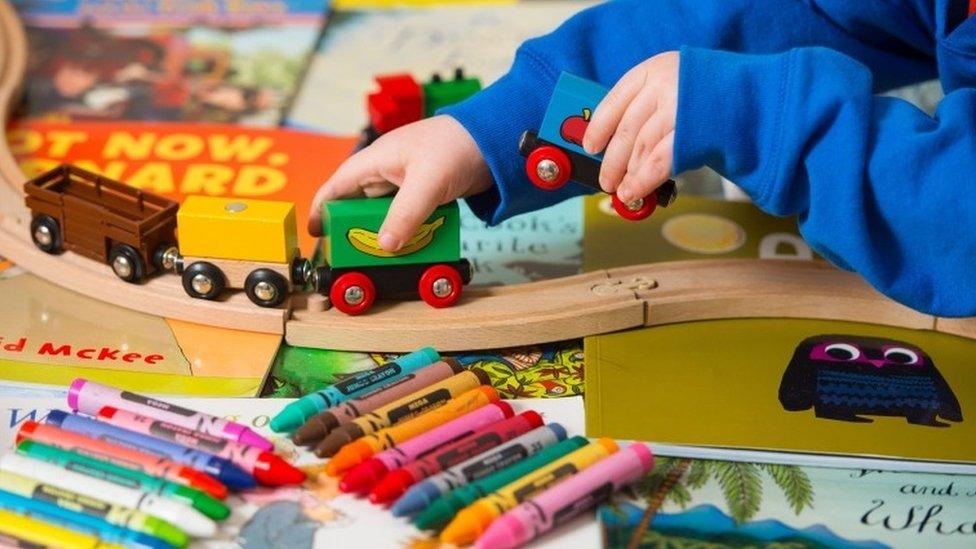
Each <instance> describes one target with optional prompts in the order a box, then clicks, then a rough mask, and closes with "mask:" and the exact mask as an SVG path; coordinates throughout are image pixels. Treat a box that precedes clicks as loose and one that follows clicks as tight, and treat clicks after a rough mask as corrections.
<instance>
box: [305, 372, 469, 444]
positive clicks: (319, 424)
mask: <svg viewBox="0 0 976 549" xmlns="http://www.w3.org/2000/svg"><path fill="white" fill-rule="evenodd" d="M463 371H464V367H463V366H461V364H460V363H459V362H458V361H456V360H454V359H451V358H445V359H444V360H441V361H439V362H435V363H433V364H431V365H430V366H424V367H423V368H421V369H419V370H417V371H416V372H413V373H409V374H407V375H405V376H403V377H401V378H399V379H396V380H393V381H390V382H389V383H386V384H385V385H383V386H382V387H379V388H377V389H374V390H372V391H370V392H368V393H366V394H364V395H362V396H359V397H357V398H354V399H352V400H347V401H345V402H343V403H341V404H337V405H335V406H333V407H331V408H329V409H327V410H323V411H322V412H319V413H318V414H315V415H314V416H312V417H310V418H309V419H308V421H306V422H305V425H302V426H301V427H299V429H298V430H297V431H295V434H294V435H293V436H292V440H293V441H294V442H295V444H309V443H312V442H316V441H319V440H322V438H324V437H325V435H328V434H329V433H330V432H331V431H332V430H333V429H335V428H336V427H338V426H340V425H345V424H346V423H349V422H351V421H352V420H354V419H356V418H357V417H359V416H361V415H363V414H367V413H369V412H372V411H373V410H376V409H377V408H379V407H380V406H385V405H387V404H389V403H391V402H393V401H394V400H398V399H401V398H403V397H405V396H407V395H409V394H411V393H413V392H415V391H419V390H421V389H424V388H426V387H429V386H431V385H433V384H435V383H437V382H438V381H443V380H445V379H447V378H449V377H451V376H453V375H457V374H460V373H461V372H463Z"/></svg>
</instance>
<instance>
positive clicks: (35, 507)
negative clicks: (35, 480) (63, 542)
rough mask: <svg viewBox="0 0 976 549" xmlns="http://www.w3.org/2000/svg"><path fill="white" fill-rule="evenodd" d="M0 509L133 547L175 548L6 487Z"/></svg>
mask: <svg viewBox="0 0 976 549" xmlns="http://www.w3.org/2000/svg"><path fill="white" fill-rule="evenodd" d="M0 509H6V510H8V511H12V512H14V513H18V514H20V515H24V516H28V517H33V518H36V519H38V520H43V521H45V522H48V523H51V524H53V525H55V526H63V527H65V528H69V529H71V530H77V531H79V532H82V533H90V534H91V535H93V536H95V537H97V538H99V539H100V540H102V541H104V542H108V543H115V544H118V545H121V546H123V547H130V548H133V549H170V548H171V547H173V546H172V545H170V544H169V543H166V542H165V541H163V540H161V539H159V538H156V537H153V536H150V535H148V534H144V533H142V532H137V531H135V530H129V529H128V528H123V527H121V526H117V525H115V524H110V523H108V522H106V521H104V520H102V519H100V518H98V517H95V516H92V515H86V514H84V513H79V512H77V511H73V510H71V509H66V508H64V507H59V506H57V505H56V504H54V503H51V502H49V501H44V500H43V499H34V498H29V497H24V496H21V495H18V494H15V493H13V492H8V491H6V490H0Z"/></svg>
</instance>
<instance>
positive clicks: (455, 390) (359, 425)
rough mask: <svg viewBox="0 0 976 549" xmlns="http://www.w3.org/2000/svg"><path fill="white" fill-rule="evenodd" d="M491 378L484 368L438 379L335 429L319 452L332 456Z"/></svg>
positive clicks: (323, 455) (440, 404)
mask: <svg viewBox="0 0 976 549" xmlns="http://www.w3.org/2000/svg"><path fill="white" fill-rule="evenodd" d="M490 381H491V380H490V379H489V378H488V374H486V373H484V372H482V371H481V370H468V371H466V372H461V373H460V374H456V375H453V376H451V377H449V378H447V379H445V380H443V381H438V382H437V383H434V384H433V385H430V386H429V387H425V388H423V389H420V390H417V391H414V392H413V393H410V394H409V395H407V396H405V397H402V398H399V399H397V400H394V401H393V402H391V403H389V404H386V405H384V406H381V407H379V408H377V409H375V410H373V411H372V412H370V413H368V414H363V415H362V416H360V417H358V418H355V419H353V420H352V421H350V422H349V423H346V424H345V425H342V426H340V427H338V428H336V429H334V430H333V431H332V432H331V433H329V435H328V436H326V437H325V438H324V439H323V440H322V441H321V442H319V444H318V445H317V446H316V447H315V453H316V455H318V456H319V457H331V456H333V455H335V453H336V452H337V451H338V450H339V448H342V447H343V446H345V445H346V444H349V443H350V442H352V441H354V440H356V439H359V438H362V437H364V436H369V435H372V434H375V433H376V432H377V431H379V430H380V429H386V428H389V427H392V426H394V425H397V424H399V423H403V422H405V421H408V420H411V419H413V418H415V417H417V416H420V415H423V414H425V413H427V412H429V411H431V410H434V409H437V408H440V407H441V406H443V405H444V404H445V403H447V401H449V400H451V399H452V398H456V397H457V396H458V395H461V394H463V393H466V392H468V391H470V390H472V389H476V388H478V387H480V386H482V385H490Z"/></svg>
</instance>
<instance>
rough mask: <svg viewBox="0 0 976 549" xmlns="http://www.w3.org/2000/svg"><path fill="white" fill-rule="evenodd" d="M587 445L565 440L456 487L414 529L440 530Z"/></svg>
mask: <svg viewBox="0 0 976 549" xmlns="http://www.w3.org/2000/svg"><path fill="white" fill-rule="evenodd" d="M589 443H590V441H588V440H587V439H586V437H581V436H575V437H572V438H568V439H566V440H564V441H562V442H560V443H559V444H556V445H554V446H550V447H548V448H545V449H543V450H541V451H540V452H539V453H538V454H535V455H534V456H532V457H530V458H528V459H526V460H523V461H520V462H518V463H516V464H514V465H512V466H511V467H507V468H505V469H502V470H501V471H498V472H497V473H492V474H490V475H488V476H486V477H484V478H482V479H479V480H476V481H474V482H472V483H471V484H468V485H465V486H461V487H458V488H455V489H454V490H451V491H450V492H448V493H446V494H444V495H443V496H442V497H441V498H440V499H438V500H437V501H435V502H434V503H431V504H430V507H428V508H427V509H426V510H424V512H422V513H420V514H419V515H417V518H416V519H414V521H413V523H414V526H416V527H417V528H419V529H421V530H440V529H441V528H444V527H445V526H447V524H448V523H449V522H451V520H452V519H453V518H454V515H456V514H457V513H458V511H460V510H461V509H464V508H465V507H467V506H468V505H471V504H472V503H474V502H475V501H476V500H478V499H480V498H483V497H485V496H487V495H488V494H490V493H492V492H494V491H495V490H498V489H499V488H501V487H502V486H505V485H506V484H509V483H511V482H513V481H515V480H518V479H520V478H522V477H524V476H525V475H527V474H529V473H531V472H532V471H535V470H536V469H538V468H540V467H542V466H544V465H546V464H547V463H549V462H551V461H555V460H557V459H559V458H561V457H563V456H565V455H566V454H568V453H570V452H573V451H575V450H578V449H580V448H582V447H583V446H586V445H587V444H589Z"/></svg>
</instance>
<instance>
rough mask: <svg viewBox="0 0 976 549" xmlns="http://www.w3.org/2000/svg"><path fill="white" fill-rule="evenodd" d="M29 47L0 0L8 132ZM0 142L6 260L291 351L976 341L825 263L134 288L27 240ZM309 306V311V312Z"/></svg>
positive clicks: (962, 322) (93, 292) (77, 287)
mask: <svg viewBox="0 0 976 549" xmlns="http://www.w3.org/2000/svg"><path fill="white" fill-rule="evenodd" d="M26 59H27V44H26V40H25V37H24V33H23V29H22V27H21V26H20V24H19V22H18V21H17V19H16V14H15V12H14V10H13V8H12V7H11V5H10V3H9V2H8V1H7V0H0V126H6V123H7V120H8V115H9V113H10V112H11V111H12V110H13V108H14V107H15V106H16V105H17V104H18V102H19V97H20V96H19V95H18V90H19V88H20V84H21V82H22V80H23V74H24V68H25V66H26ZM26 179H27V178H26V177H25V176H24V174H23V173H22V172H21V171H20V170H19V168H18V167H17V164H16V162H15V161H14V158H13V156H12V155H11V154H10V150H9V147H7V146H6V142H5V141H2V140H0V217H2V219H0V255H3V256H4V257H5V258H6V259H9V260H11V261H13V262H15V263H16V264H17V265H18V266H19V267H21V268H23V269H26V270H28V271H30V272H32V273H33V274H35V275H37V276H39V277H41V278H44V279H46V280H48V281H50V282H51V283H54V284H57V285H59V286H63V287H66V288H70V289H72V290H74V291H75V292H78V293H80V294H82V295H85V296H88V297H91V298H93V299H96V300H99V301H104V302H107V303H112V304H114V305H117V306H120V307H127V308H129V309H133V310H137V311H141V312H145V313H148V314H153V315H158V316H163V317H167V318H173V319H177V320H184V321H187V322H196V323H200V324H206V325H211V326H219V327H224V328H234V329H239V330H250V331H255V332H265V333H277V334H281V333H285V335H286V339H287V340H288V342H289V343H292V344H294V345H302V346H311V347H324V348H332V349H340V350H355V351H372V352H381V351H382V352H386V351H391V352H393V351H410V350H412V349H416V348H417V347H420V346H424V345H432V346H435V347H437V348H438V349H441V350H443V351H460V350H471V349H475V348H501V347H510V346H515V345H531V344H538V343H544V342H549V341H556V340H560V339H570V338H577V337H582V336H586V335H595V334H601V333H607V332H611V331H616V330H623V329H627V328H631V327H637V326H655V325H661V324H668V323H672V322H690V321H695V320H707V319H714V318H742V317H768V318H816V319H826V320H851V321H860V322H869V323H874V324H883V325H891V326H899V327H906V328H915V329H926V330H936V331H939V332H944V333H949V334H954V335H958V336H961V337H967V338H972V339H976V319H973V318H962V319H955V318H937V317H933V316H931V315H925V314H922V313H918V312H916V311H912V310H910V309H908V308H906V307H903V306H901V305H899V304H897V303H895V302H894V301H891V300H890V299H887V298H885V297H884V296H882V295H881V294H879V293H878V292H876V291H875V290H873V289H872V288H871V287H870V286H868V285H867V284H866V283H865V282H864V281H863V280H861V279H860V278H859V277H858V276H857V275H855V274H853V273H848V272H843V271H839V270H837V269H834V268H832V267H830V266H828V265H826V264H824V263H821V262H788V261H766V260H762V261H760V260H752V259H742V260H703V261H687V262H673V263H665V264H649V265H636V266H633V267H627V268H622V269H612V270H601V271H596V272H591V273H586V274H582V275H577V276H573V277H567V278H561V279H556V280H548V281H545V282H536V283H531V284H520V285H514V286H506V287H500V288H484V289H475V290H470V289H468V290H465V294H466V296H468V297H470V299H465V300H464V301H463V302H461V303H458V304H457V305H456V306H454V307H451V308H447V309H442V310H436V311H435V310H433V309H431V308H430V307H428V306H426V305H425V304H423V303H420V302H418V301H388V302H385V303H377V304H376V305H375V306H374V313H375V314H371V315H368V316H349V315H346V314H343V313H342V312H340V311H338V310H325V311H322V309H323V308H324V305H325V303H324V301H327V299H324V298H320V297H319V296H313V297H315V299H312V298H311V297H309V298H307V299H306V298H305V297H304V296H302V295H301V294H297V295H296V297H293V298H292V302H295V303H297V305H296V306H295V308H293V309H292V310H289V309H288V308H287V307H279V308H263V307H255V306H254V305H253V304H252V303H250V301H249V300H248V299H247V297H246V296H245V295H244V293H243V292H232V293H228V294H227V295H226V296H224V297H223V298H222V299H221V300H219V301H204V300H197V299H192V298H190V297H189V296H187V295H186V292H185V291H184V290H183V287H182V284H181V281H180V279H179V278H178V277H175V276H157V277H152V278H149V279H147V280H146V281H145V282H143V283H142V284H138V285H133V284H128V283H126V282H124V281H122V280H120V279H119V278H118V277H116V276H115V275H114V274H113V273H112V272H111V269H110V268H109V267H107V266H105V265H103V264H100V263H98V262H95V261H91V260H90V259H88V258H85V257H81V256H79V255H76V254H74V253H72V252H70V251H69V252H65V253H63V254H62V255H60V256H52V255H50V254H47V253H45V252H43V251H41V250H39V249H38V248H37V247H36V246H35V245H34V244H33V243H32V242H31V237H30V233H31V231H30V217H31V216H30V210H29V209H28V208H27V207H26V206H25V205H24V195H23V192H24V191H23V182H24V181H25V180H26ZM303 302H307V303H308V304H309V305H303V304H302V303H303Z"/></svg>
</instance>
